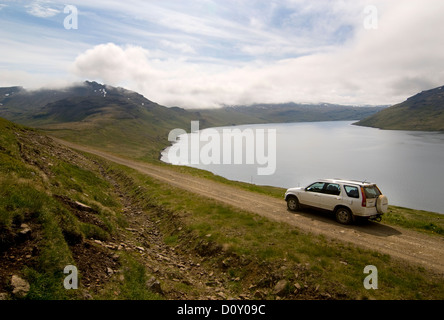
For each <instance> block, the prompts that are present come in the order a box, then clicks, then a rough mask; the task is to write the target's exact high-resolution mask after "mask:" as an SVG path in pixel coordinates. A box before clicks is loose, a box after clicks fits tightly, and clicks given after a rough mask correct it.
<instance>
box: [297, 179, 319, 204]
mask: <svg viewBox="0 0 444 320" xmlns="http://www.w3.org/2000/svg"><path fill="white" fill-rule="evenodd" d="M324 186H325V182H315V183H313V184H311V185H309V186H308V187H307V188H305V190H304V191H303V192H302V193H301V194H300V196H299V197H300V199H299V202H300V203H301V204H303V205H306V206H311V207H316V208H319V205H320V202H321V199H320V196H321V194H322V190H323V189H324Z"/></svg>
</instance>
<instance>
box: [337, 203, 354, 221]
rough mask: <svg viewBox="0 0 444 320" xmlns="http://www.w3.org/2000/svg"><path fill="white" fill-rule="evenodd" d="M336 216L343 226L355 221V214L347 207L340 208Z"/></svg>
mask: <svg viewBox="0 0 444 320" xmlns="http://www.w3.org/2000/svg"><path fill="white" fill-rule="evenodd" d="M335 215H336V221H338V222H339V223H341V224H350V223H352V221H353V214H352V213H351V211H350V210H349V209H347V208H345V207H340V208H338V209H336V212H335Z"/></svg>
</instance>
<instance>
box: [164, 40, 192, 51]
mask: <svg viewBox="0 0 444 320" xmlns="http://www.w3.org/2000/svg"><path fill="white" fill-rule="evenodd" d="M160 43H161V44H162V46H164V47H166V48H170V49H173V50H175V51H178V52H181V53H185V54H194V53H196V50H194V49H193V47H192V46H191V45H189V44H187V43H183V42H182V43H177V42H172V41H168V40H162V41H161V42H160Z"/></svg>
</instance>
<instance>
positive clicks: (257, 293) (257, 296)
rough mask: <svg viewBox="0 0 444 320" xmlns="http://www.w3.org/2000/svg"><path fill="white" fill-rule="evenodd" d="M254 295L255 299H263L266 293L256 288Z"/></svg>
mask: <svg viewBox="0 0 444 320" xmlns="http://www.w3.org/2000/svg"><path fill="white" fill-rule="evenodd" d="M253 296H254V298H255V299H259V300H263V299H264V298H265V293H264V292H262V291H260V290H256V291H255V292H254V294H253Z"/></svg>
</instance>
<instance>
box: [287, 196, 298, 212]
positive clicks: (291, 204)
mask: <svg viewBox="0 0 444 320" xmlns="http://www.w3.org/2000/svg"><path fill="white" fill-rule="evenodd" d="M287 208H288V209H289V210H291V211H297V210H299V201H298V198H296V197H290V198H289V199H288V200H287Z"/></svg>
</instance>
